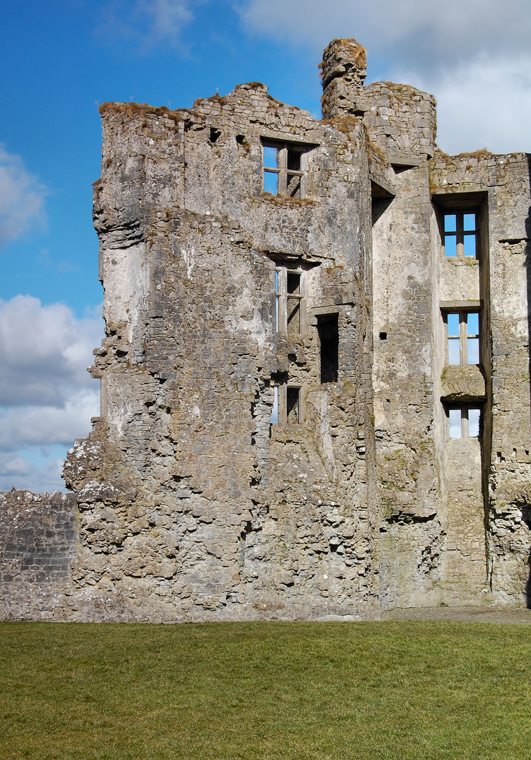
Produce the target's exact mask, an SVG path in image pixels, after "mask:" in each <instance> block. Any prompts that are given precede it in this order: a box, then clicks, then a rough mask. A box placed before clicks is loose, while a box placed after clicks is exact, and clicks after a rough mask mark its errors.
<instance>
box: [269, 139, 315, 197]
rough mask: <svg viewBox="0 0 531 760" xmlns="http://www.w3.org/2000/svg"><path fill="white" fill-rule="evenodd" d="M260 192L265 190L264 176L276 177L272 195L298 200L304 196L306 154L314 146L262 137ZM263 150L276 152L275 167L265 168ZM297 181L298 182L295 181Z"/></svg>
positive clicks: (306, 169)
mask: <svg viewBox="0 0 531 760" xmlns="http://www.w3.org/2000/svg"><path fill="white" fill-rule="evenodd" d="M261 141H262V167H263V177H262V190H263V192H270V191H269V190H266V175H268V174H275V175H276V176H277V192H276V193H272V195H277V196H279V197H287V198H290V197H291V198H295V199H297V200H300V199H302V198H304V197H305V196H306V182H305V180H306V174H307V171H308V163H307V154H308V153H309V152H310V151H311V150H313V149H314V148H315V147H316V146H315V145H311V144H308V143H302V142H290V141H289V140H280V139H276V138H270V137H262V138H261ZM265 148H273V149H275V150H276V152H277V160H276V166H267V165H266V157H265ZM297 180H298V181H297Z"/></svg>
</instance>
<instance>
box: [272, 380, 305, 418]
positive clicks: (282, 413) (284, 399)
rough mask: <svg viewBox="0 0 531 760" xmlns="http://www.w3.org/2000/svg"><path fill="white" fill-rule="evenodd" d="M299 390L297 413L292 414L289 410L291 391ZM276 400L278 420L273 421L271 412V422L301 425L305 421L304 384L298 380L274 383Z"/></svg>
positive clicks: (275, 406) (274, 403)
mask: <svg viewBox="0 0 531 760" xmlns="http://www.w3.org/2000/svg"><path fill="white" fill-rule="evenodd" d="M290 390H291V391H294V390H296V391H297V411H296V415H291V414H290V412H289V410H288V396H289V391H290ZM273 391H274V394H275V395H274V402H273V410H275V408H276V413H277V420H276V421H273V413H274V412H272V414H271V420H270V424H272V425H300V424H302V423H303V421H304V412H305V403H304V401H305V398H304V386H303V385H302V384H301V383H297V382H290V381H287V382H284V383H278V384H275V385H273Z"/></svg>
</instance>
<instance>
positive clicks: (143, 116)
mask: <svg viewBox="0 0 531 760" xmlns="http://www.w3.org/2000/svg"><path fill="white" fill-rule="evenodd" d="M365 67H366V60H365V51H364V49H363V48H362V47H361V46H360V45H359V44H358V43H356V42H355V41H354V40H335V41H333V42H332V43H330V45H329V46H328V47H327V48H326V50H325V52H324V58H323V63H322V79H323V90H324V92H323V98H322V105H323V119H322V120H320V121H319V120H316V119H314V118H312V117H311V115H310V114H309V113H308V112H307V111H303V110H301V109H299V108H295V107H292V106H288V105H286V104H284V103H280V102H279V101H277V100H275V99H274V98H272V97H271V96H270V95H269V94H268V91H267V87H265V86H264V85H262V84H259V83H255V82H251V83H249V84H243V85H239V86H237V87H236V89H235V90H234V91H233V92H231V93H230V94H229V95H227V96H226V97H219V96H218V95H215V96H213V97H211V98H208V99H205V100H198V101H196V103H195V104H194V106H193V108H191V109H181V110H175V111H173V110H169V109H168V108H164V107H162V108H153V107H150V106H147V105H139V104H134V103H126V104H124V103H107V104H105V105H103V106H102V107H101V108H100V111H101V115H102V119H103V161H102V175H101V179H100V180H98V182H96V184H95V186H94V223H95V227H96V230H97V232H98V235H99V239H100V279H101V281H102V283H103V287H104V293H105V297H104V318H105V323H106V338H105V340H104V341H103V344H102V346H101V348H98V349H97V350H96V351H95V362H94V366H93V367H92V368H91V370H90V371H91V373H92V375H93V376H94V377H98V378H101V416H100V417H99V418H97V419H94V420H93V432H92V433H91V434H90V435H89V436H88V438H86V439H84V440H81V441H77V442H76V444H75V446H74V448H73V449H72V450H71V451H70V452H69V455H68V459H67V461H66V464H65V470H64V477H65V480H66V483H67V486H68V487H69V488H70V489H71V490H72V491H73V493H72V494H68V495H62V494H53V495H51V496H49V495H47V494H44V495H34V494H30V493H29V492H17V491H12V492H6V493H3V494H2V495H0V557H1V558H0V564H1V567H0V580H1V582H2V586H1V588H2V591H1V601H0V616H1V617H2V618H3V619H21V618H23V619H48V620H109V621H122V620H123V621H151V622H158V621H168V622H169V621H188V620H194V621H207V620H242V619H249V620H253V619H273V618H277V619H305V620H309V619H335V618H341V619H347V620H348V619H360V618H371V617H372V618H375V617H378V615H379V614H380V611H381V610H388V609H391V608H394V607H415V606H416V607H429V606H437V605H441V604H442V605H449V606H452V605H487V606H488V605H492V604H506V605H513V606H524V605H526V604H527V601H528V599H527V594H528V591H529V589H528V578H529V553H530V548H531V535H530V528H531V431H530V422H531V417H530V381H529V374H530V367H529V361H530V355H529V307H528V303H529V297H528V295H529V289H530V285H529V265H528V257H529V238H530V232H529V209H530V206H531V199H530V173H529V160H528V158H529V157H528V155H526V154H523V153H514V154H509V155H493V154H491V153H489V152H487V151H485V150H482V151H478V152H477V153H471V154H462V155H459V156H448V155H446V154H444V153H442V152H441V151H440V150H438V148H437V146H436V144H435V130H436V111H435V100H434V98H433V97H432V96H431V95H428V94H426V93H424V92H420V91H419V90H417V89H415V88H414V87H410V86H407V85H397V84H393V83H390V82H376V83H374V84H371V85H368V86H364V79H365Z"/></svg>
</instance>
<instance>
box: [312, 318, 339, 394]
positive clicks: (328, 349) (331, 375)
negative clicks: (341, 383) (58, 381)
mask: <svg viewBox="0 0 531 760" xmlns="http://www.w3.org/2000/svg"><path fill="white" fill-rule="evenodd" d="M317 330H318V333H319V346H320V359H321V383H323V384H324V383H337V377H338V369H339V327H338V315H337V314H323V315H321V316H318V317H317Z"/></svg>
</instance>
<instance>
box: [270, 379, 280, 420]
mask: <svg viewBox="0 0 531 760" xmlns="http://www.w3.org/2000/svg"><path fill="white" fill-rule="evenodd" d="M269 422H270V424H271V425H276V424H277V422H278V386H277V385H275V387H274V388H273V408H272V410H271V417H270V418H269Z"/></svg>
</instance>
